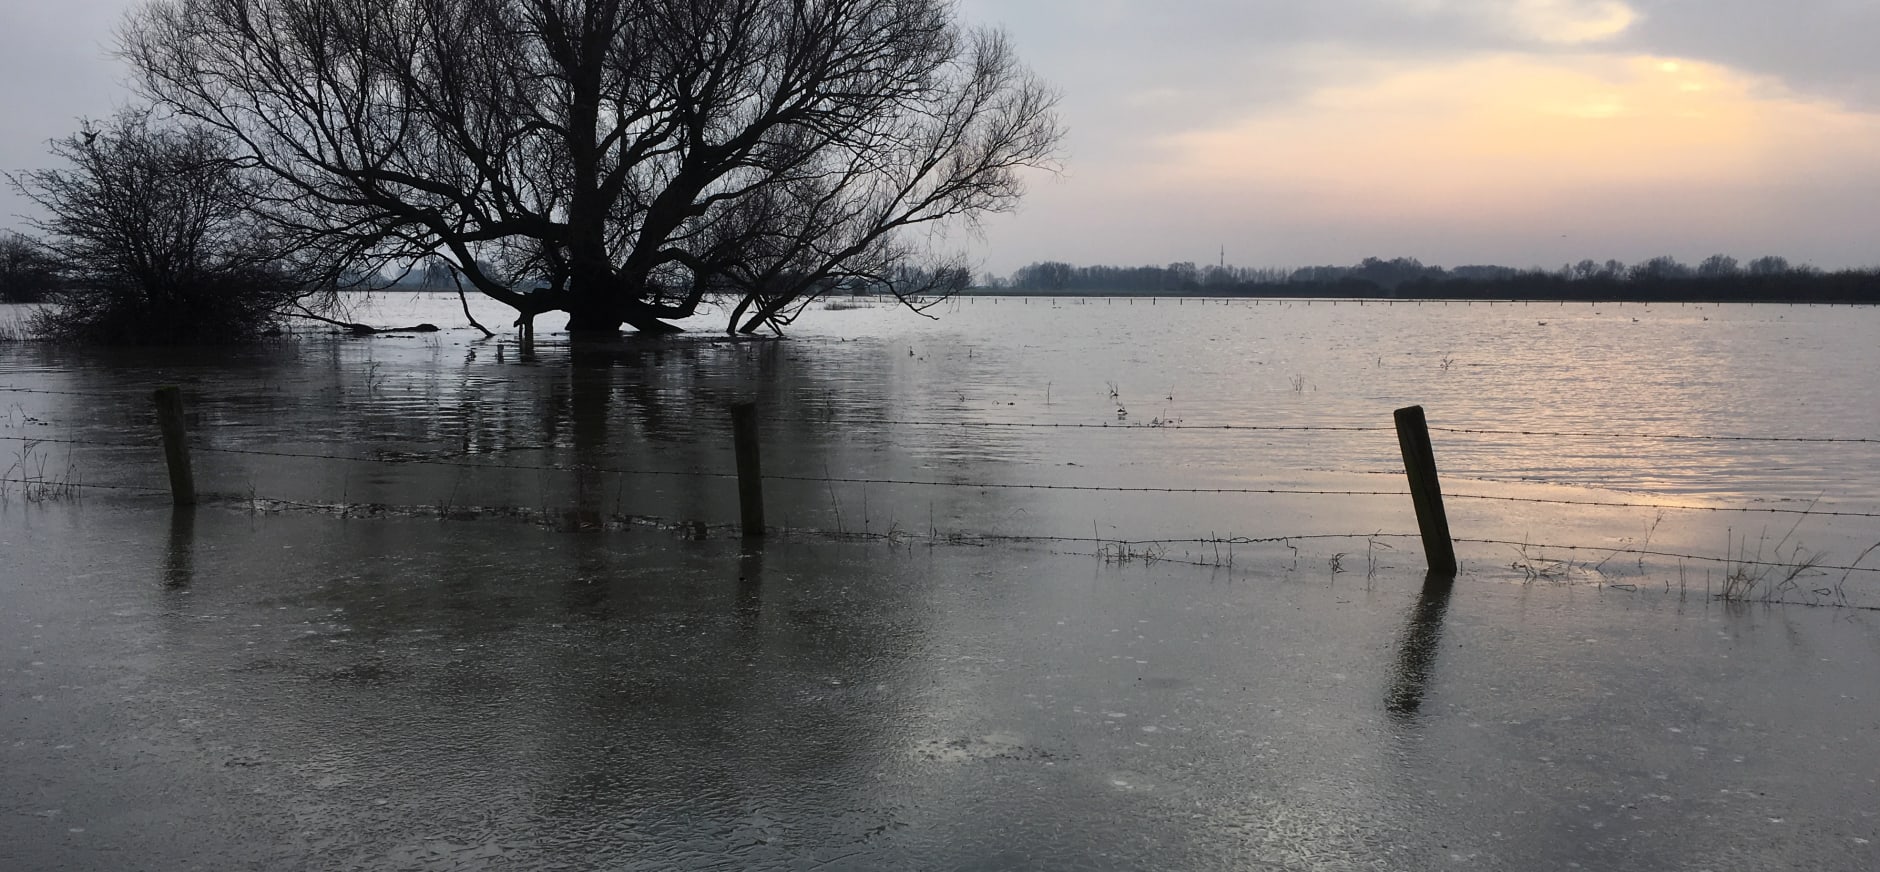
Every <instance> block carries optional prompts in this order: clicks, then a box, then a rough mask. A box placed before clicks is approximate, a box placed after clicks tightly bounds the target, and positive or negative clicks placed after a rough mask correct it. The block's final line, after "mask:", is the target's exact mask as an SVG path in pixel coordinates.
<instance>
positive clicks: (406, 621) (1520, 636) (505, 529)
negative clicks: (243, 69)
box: [0, 297, 1880, 870]
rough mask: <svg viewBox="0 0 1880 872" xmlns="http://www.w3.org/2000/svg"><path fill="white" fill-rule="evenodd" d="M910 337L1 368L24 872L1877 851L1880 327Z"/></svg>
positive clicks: (1218, 314) (802, 332)
mask: <svg viewBox="0 0 1880 872" xmlns="http://www.w3.org/2000/svg"><path fill="white" fill-rule="evenodd" d="M372 305H373V306H375V307H377V310H378V311H377V312H372V313H368V314H369V315H370V320H373V321H377V322H382V323H399V324H405V323H414V322H416V321H432V322H435V323H438V324H440V325H445V326H447V327H451V326H453V325H455V324H457V323H460V321H459V320H457V319H456V317H455V316H454V315H453V312H454V307H455V305H456V302H455V300H454V299H448V298H445V299H438V298H428V297H385V298H381V299H380V300H377V301H375V302H374V303H373V304H372ZM936 314H939V315H940V316H941V317H940V320H938V321H926V320H922V319H919V318H916V317H914V316H911V315H908V314H906V313H903V312H899V311H897V310H891V309H885V308H856V309H838V310H827V311H814V312H811V313H808V314H806V315H805V317H804V319H803V321H802V322H801V323H800V326H799V329H798V330H797V331H796V332H795V336H796V338H793V339H792V340H790V341H787V342H780V343H778V342H767V343H737V344H731V343H721V342H707V341H698V340H687V341H682V342H677V343H630V344H629V345H628V346H626V348H625V349H624V350H621V351H619V352H618V353H616V354H614V355H612V356H611V357H610V358H608V359H606V360H602V361H595V362H592V363H591V364H590V365H583V366H578V367H571V366H569V365H568V362H567V360H566V355H567V353H568V352H567V349H566V348H565V347H563V346H557V345H555V344H553V343H552V342H549V341H544V342H542V343H541V344H540V346H539V347H538V348H536V349H535V353H534V354H533V355H532V356H531V357H530V358H526V359H525V358H523V357H522V356H521V353H520V350H519V349H518V348H517V346H516V343H515V340H514V339H513V338H512V337H504V338H502V339H500V340H489V341H480V340H477V339H476V334H474V333H471V332H469V331H464V330H458V329H448V330H446V331H445V332H444V333H441V334H435V335H431V336H420V337H400V338H393V337H381V338H374V339H365V340H352V339H343V340H328V339H303V340H300V341H297V342H293V343H287V344H283V345H281V346H279V347H275V348H271V349H264V350H262V351H258V352H248V353H244V354H243V355H241V356H239V357H238V358H233V359H231V358H230V357H228V356H226V355H209V354H204V353H200V352H187V351H182V352H111V353H100V352H83V353H80V352H70V351H61V350H54V349H44V348H36V347H31V346H0V391H7V393H4V394H0V403H4V404H5V405H6V406H7V410H6V417H5V419H4V420H3V421H0V424H3V425H4V428H3V429H0V436H6V437H8V440H9V441H5V442H3V443H0V458H3V459H0V465H12V466H13V467H14V469H15V472H12V473H9V475H8V476H6V477H7V478H11V479H15V481H14V482H13V483H11V484H10V485H9V486H8V490H7V491H6V492H5V494H4V499H0V548H3V549H4V553H5V554H6V555H7V557H8V560H7V561H6V565H7V569H6V570H5V571H4V573H3V574H0V758H4V762H3V763H0V767H4V771H5V772H6V774H7V776H6V778H5V779H3V780H0V868H6V869H12V868H20V869H41V868H66V869H122V868H143V869H164V870H167V869H193V868H216V869H221V868H255V869H271V868H310V869H360V868H369V869H481V868H569V869H642V868H644V869H668V868H707V869H718V868H723V869H744V868H778V869H879V868H914V869H928V868H933V869H951V868H959V869H1034V868H1037V869H1087V868H1114V869H1138V868H1180V869H1248V868H1253V869H1269V868H1270V869H1299V870H1305V869H1335V870H1343V869H1427V868H1480V869H1569V868H1589V869H1622V868H1638V869H1718V870H1721V869H1765V868H1819V869H1865V868H1872V867H1873V866H1874V865H1875V864H1876V863H1880V857H1877V856H1876V849H1875V848H1874V844H1873V843H1874V842H1875V841H1876V840H1880V819H1877V818H1876V814H1877V812H1876V811H1875V809H1876V808H1880V802H1877V801H1876V800H1880V782H1877V781H1876V770H1875V769H1874V767H1873V766H1872V762H1871V761H1873V760H1874V759H1876V758H1877V757H1880V754H1877V752H1880V700H1877V699H1876V695H1875V694H1874V692H1873V686H1874V685H1873V680H1872V676H1873V675H1874V674H1875V670H1876V668H1877V667H1880V636H1876V633H1875V629H1876V628H1875V625H1874V615H1875V613H1874V612H1871V611H1868V610H1866V609H1864V608H1860V606H1862V605H1875V604H1880V584H1876V583H1875V579H1874V577H1873V575H1872V573H1868V572H1864V571H1861V570H1862V569H1863V568H1865V567H1870V566H1872V565H1874V563H1875V562H1876V561H1875V557H1874V556H1873V555H1871V554H1864V553H1863V549H1865V548H1866V546H1868V545H1871V544H1873V543H1874V542H1876V541H1880V521H1877V520H1875V519H1874V518H1873V517H1871V516H1872V515H1874V514H1880V480H1877V474H1876V470H1880V455H1877V452H1876V443H1875V442H1874V441H1872V439H1873V438H1874V437H1877V436H1880V404H1876V403H1875V402H1873V398H1872V393H1871V387H1870V373H1872V372H1873V371H1875V369H1876V365H1880V350H1876V347H1877V346H1880V343H1875V342H1873V337H1874V336H1876V335H1877V334H1880V330H1877V329H1876V328H1880V313H1876V312H1875V311H1873V310H1870V309H1846V308H1835V309H1827V308H1794V309H1790V308H1788V307H1768V306H1757V307H1721V308H1719V307H1681V306H1675V305H1673V306H1663V305H1655V306H1650V307H1643V306H1626V307H1623V308H1620V307H1617V306H1601V307H1588V306H1585V305H1583V304H1582V305H1579V306H1565V307H1562V306H1542V305H1539V304H1536V305H1533V306H1520V305H1518V304H1517V305H1514V306H1509V305H1508V304H1501V305H1498V306H1494V307H1489V306H1487V305H1486V304H1476V305H1474V306H1464V305H1463V304H1460V303H1455V304H1450V305H1449V306H1442V305H1440V304H1424V305H1421V306H1418V305H1411V304H1402V303H1400V304H1396V305H1394V306H1391V305H1385V304H1381V303H1368V304H1366V305H1364V306H1359V305H1357V304H1355V303H1341V304H1339V305H1337V306H1333V305H1331V304H1330V303H1327V302H1316V303H1314V304H1312V305H1310V306H1308V305H1306V304H1304V303H1280V304H1276V303H1272V302H1265V303H1261V304H1258V305H1256V304H1253V303H1250V302H1238V303H1232V304H1221V303H1213V304H1207V303H1201V302H1198V301H1185V302H1181V303H1177V302H1176V301H1171V300H1161V301H1156V302H1154V303H1153V304H1152V303H1151V302H1150V301H1148V300H1137V301H1134V302H1133V303H1132V302H1131V301H1128V300H1115V301H1106V300H1087V301H1084V300H1057V301H1053V300H1045V299H1034V300H1030V301H1025V300H1019V299H1009V298H1008V299H1001V300H996V301H995V300H992V299H962V300H958V301H955V302H952V303H949V304H947V305H946V306H945V307H944V308H943V310H940V311H937V312H936ZM499 317H500V315H499V313H494V312H490V313H486V314H485V315H484V320H485V322H486V323H491V324H492V326H495V324H496V323H498V322H499ZM1634 319H1636V320H1634ZM1543 322H1544V323H1543ZM699 326H702V327H704V328H705V329H710V326H711V325H710V324H709V323H702V324H701V325H699ZM548 338H552V337H545V340H546V339H548ZM499 345H500V347H499ZM159 384H179V385H181V386H182V387H183V388H184V394H185V398H186V402H187V404H188V407H189V410H190V424H191V427H192V430H193V432H192V440H193V442H194V444H195V446H196V449H197V450H196V453H195V456H194V462H195V466H196V473H197V481H198V487H199V489H200V490H202V491H203V492H204V493H205V494H206V495H207V496H206V498H205V505H204V506H202V507H201V508H198V509H196V510H195V511H193V512H181V513H174V512H172V510H171V509H170V508H169V505H168V499H167V497H166V496H165V495H164V494H163V493H162V489H163V487H164V486H165V477H164V471H163V467H162V464H161V457H160V452H157V451H156V449H155V448H154V447H153V446H154V443H155V436H154V423H153V420H152V416H151V413H150V411H149V401H148V391H149V389H150V388H151V387H153V386H156V385H159ZM1112 394H1114V395H1112ZM739 401H755V402H757V403H758V405H759V409H760V417H761V419H762V426H761V432H762V434H763V442H764V444H763V455H764V458H763V459H764V466H765V473H766V475H767V476H769V477H770V480H768V481H767V482H766V488H767V494H766V502H767V506H766V508H767V511H768V515H769V523H770V526H771V528H772V536H771V537H770V541H769V542H768V543H767V544H765V545H764V546H763V547H761V548H759V547H751V548H746V547H744V546H743V545H742V543H741V542H740V541H739V539H738V537H737V534H736V527H735V521H736V519H737V503H736V487H735V479H734V477H733V476H732V470H733V468H734V467H733V465H732V459H731V458H732V452H731V446H730V444H729V443H730V434H729V426H728V423H729V422H728V419H727V417H726V412H725V409H726V407H727V406H728V405H729V404H730V403H732V402H739ZM1413 403H1417V404H1422V405H1424V406H1425V407H1426V408H1427V409H1428V410H1429V417H1430V419H1431V423H1432V425H1434V426H1436V427H1439V428H1448V429H1447V430H1440V431H1439V432H1437V433H1436V434H1435V441H1436V449H1437V461H1438V464H1439V466H1440V467H1441V468H1442V471H1443V475H1444V486H1445V490H1446V491H1447V492H1449V493H1450V494H1452V495H1458V496H1462V497H1464V498H1462V499H1453V498H1452V500H1451V505H1450V516H1451V526H1452V529H1453V531H1454V532H1455V534H1456V535H1457V536H1458V537H1463V538H1465V539H1470V540H1503V541H1507V542H1515V543H1526V544H1525V545H1506V544H1494V543H1490V542H1488V541H1477V542H1465V543H1463V544H1462V545H1461V546H1460V549H1459V551H1460V553H1461V555H1462V557H1463V572H1462V574H1461V576H1460V577H1459V578H1458V579H1457V580H1456V582H1455V583H1454V585H1453V587H1448V586H1443V585H1440V584H1439V585H1436V586H1426V585H1425V583H1424V580H1423V578H1422V576H1421V563H1422V556H1421V553H1420V549H1421V546H1420V544H1419V543H1418V542H1417V541H1416V540H1415V539H1414V538H1400V537H1401V536H1402V535H1403V534H1406V533H1414V532H1415V522H1414V518H1413V517H1412V516H1411V513H1410V507H1409V499H1408V497H1405V496H1398V495H1391V494H1392V493H1393V492H1396V491H1400V490H1401V489H1402V485H1401V483H1400V481H1401V477H1402V472H1401V460H1400V459H1399V458H1398V457H1397V455H1396V451H1397V446H1396V439H1395V435H1394V433H1392V432H1391V431H1390V429H1389V427H1390V412H1391V410H1392V409H1394V408H1397V407H1399V406H1404V405H1409V404H1413ZM1170 422H1175V423H1176V424H1177V426H1175V427H1170V426H1161V425H1165V424H1168V423H1170ZM963 425H964V426H963ZM1228 425H1232V427H1233V428H1234V429H1223V428H1224V427H1226V426H1228ZM1282 427H1296V428H1312V429H1300V430H1292V429H1260V428H1282ZM1209 428H1212V429H1209ZM1324 428H1345V429H1324ZM1454 430H1496V431H1526V432H1527V433H1530V434H1532V433H1534V432H1537V431H1540V432H1547V433H1588V434H1632V435H1631V436H1628V437H1626V438H1618V437H1614V436H1612V435H1598V436H1564V435H1562V436H1533V435H1505V434H1500V433H1496V434H1483V433H1457V432H1451V431H1454ZM1640 434H1648V435H1653V436H1664V435H1680V436H1709V437H1715V436H1732V437H1755V438H1756V439H1757V440H1762V439H1793V438H1808V439H1831V440H1844V441H1809V442H1788V441H1780V442H1778V441H1723V440H1717V439H1658V438H1650V439H1647V438H1633V437H1634V436H1637V435H1640ZM1859 440H1867V441H1859ZM67 485H76V486H79V487H66V486H67ZM1021 485H1022V486H1027V487H1017V486H1021ZM1040 485H1043V486H1052V487H1054V488H1060V489H1043V488H1038V487H1031V486H1040ZM1061 488H1088V489H1061ZM1132 488H1133V489H1137V490H1131V489H1132ZM1145 488H1160V489H1164V490H1162V491H1147V490H1140V489H1145ZM1200 489H1210V490H1212V489H1227V490H1229V491H1231V492H1228V493H1194V492H1190V491H1193V490H1200ZM1256 491H1257V492H1256ZM1300 491H1310V492H1312V493H1299V492H1300ZM1352 492H1357V493H1364V494H1379V493H1382V494H1385V495H1365V496H1352V495H1347V494H1348V493H1352ZM1477 496H1479V497H1501V498H1515V499H1521V500H1536V501H1537V502H1508V501H1501V500H1485V499H1468V498H1467V497H1477ZM1541 500H1545V501H1548V502H1538V501H1541ZM1588 503H1593V504H1604V505H1587V504H1588ZM1614 503H1624V504H1627V505H1611V504H1614ZM1769 509H1779V510H1783V511H1781V512H1770V511H1768V510H1769ZM1800 512H1808V514H1801V513H1800ZM1827 512H1838V513H1839V514H1825V513H1827ZM1314 536H1339V537H1344V536H1348V537H1350V538H1324V539H1320V538H1310V537H1314ZM1269 539H1284V540H1286V541H1282V542H1261V541H1253V540H1269ZM1014 540H1016V541H1014ZM1151 540H1170V541H1151ZM1173 540H1227V541H1223V542H1215V541H1173ZM1575 549H1579V550H1575ZM1639 552H1648V553H1639ZM1745 559H1748V560H1749V561H1750V562H1748V563H1745V562H1743V561H1744V560H1745ZM1811 559H1812V560H1814V561H1815V562H1817V563H1819V564H1821V565H1822V566H1839V567H1847V566H1851V567H1853V568H1852V569H1851V570H1843V569H1834V570H1826V569H1822V568H1820V567H1819V566H1818V567H1814V568H1810V567H1808V566H1806V565H1803V564H1804V563H1805V562H1806V561H1808V560H1811ZM1863 561H1864V562H1863ZM1763 564H1770V565H1766V566H1765V565H1763ZM1732 574H1734V575H1735V576H1736V579H1737V583H1738V584H1741V583H1742V582H1744V581H1745V580H1747V579H1748V578H1750V577H1751V576H1755V578H1756V579H1757V580H1758V582H1759V585H1760V586H1759V587H1758V588H1752V589H1751V590H1750V591H1749V595H1748V597H1747V598H1748V599H1750V600H1752V602H1748V603H1742V602H1722V601H1719V600H1717V599H1716V598H1715V596H1714V594H1716V593H1717V592H1719V591H1721V590H1722V589H1723V587H1724V586H1725V584H1726V580H1727V578H1728V577H1729V576H1731V575H1732ZM1790 575H1794V578H1793V579H1789V578H1788V576H1790ZM1783 580H1788V582H1789V583H1788V584H1786V585H1784V584H1782V581H1783ZM1770 591H1773V592H1774V593H1773V595H1774V596H1777V597H1779V598H1781V599H1783V600H1786V601H1788V602H1789V603H1790V604H1787V605H1772V604H1766V603H1763V602H1759V601H1755V600H1760V599H1762V597H1763V594H1764V593H1765V592H1770ZM1809 604H1812V605H1809Z"/></svg>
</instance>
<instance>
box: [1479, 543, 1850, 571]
mask: <svg viewBox="0 0 1880 872" xmlns="http://www.w3.org/2000/svg"><path fill="white" fill-rule="evenodd" d="M1454 541H1455V542H1456V543H1457V544H1462V545H1504V546H1508V547H1511V548H1533V549H1549V550H1554V551H1566V552H1569V553H1575V554H1578V553H1583V552H1592V553H1595V554H1608V555H1614V556H1616V555H1620V554H1626V555H1632V556H1638V557H1660V558H1664V559H1666V560H1691V561H1696V562H1699V563H1720V564H1723V565H1726V566H1754V567H1760V568H1765V569H1808V570H1820V571H1823V572H1848V573H1854V572H1872V573H1880V566H1859V565H1851V566H1834V565H1830V564H1826V563H1813V562H1809V563H1801V562H1797V561H1793V560H1790V561H1782V560H1758V559H1753V558H1745V557H1729V556H1724V557H1715V556H1710V555H1703V554H1680V553H1678V552H1675V551H1656V550H1653V549H1650V548H1628V547H1618V548H1611V547H1605V546H1599V545H1549V544H1546V543H1541V542H1517V541H1514V540H1512V539H1470V538H1464V537H1457V538H1456V539H1455V540H1454Z"/></svg>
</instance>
